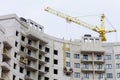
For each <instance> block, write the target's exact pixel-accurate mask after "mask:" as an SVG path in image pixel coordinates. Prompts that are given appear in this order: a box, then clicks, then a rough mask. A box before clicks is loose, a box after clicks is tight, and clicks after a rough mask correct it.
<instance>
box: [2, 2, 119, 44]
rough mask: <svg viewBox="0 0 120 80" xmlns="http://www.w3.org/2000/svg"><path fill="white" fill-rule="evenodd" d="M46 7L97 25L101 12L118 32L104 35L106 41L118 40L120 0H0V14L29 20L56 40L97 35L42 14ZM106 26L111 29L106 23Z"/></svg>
mask: <svg viewBox="0 0 120 80" xmlns="http://www.w3.org/2000/svg"><path fill="white" fill-rule="evenodd" d="M47 6H49V7H51V8H53V9H56V10H58V11H61V12H63V13H66V14H69V15H71V16H74V17H78V18H79V19H80V20H83V21H85V22H87V23H89V24H92V25H98V26H99V25H100V14H102V13H104V14H105V15H106V17H107V18H108V19H109V20H110V22H111V23H112V24H113V26H114V27H115V28H116V29H117V33H109V34H108V35H107V38H108V41H109V42H110V41H120V36H119V35H120V1H119V0H1V1H0V15H5V14H11V13H15V14H17V15H18V16H19V17H21V16H22V17H24V18H26V19H32V20H34V21H35V22H37V23H39V24H41V25H43V26H44V29H45V33H47V34H49V35H52V36H55V37H58V38H63V37H64V38H65V39H68V40H69V39H71V38H72V39H80V38H81V36H83V35H84V34H92V36H98V34H97V33H96V32H93V31H91V30H89V29H86V28H84V27H82V26H79V25H77V24H74V23H71V24H68V23H67V22H66V21H65V20H64V19H62V18H59V17H57V16H55V15H52V14H50V13H48V12H45V11H44V8H45V7H47ZM87 15H96V16H87ZM79 16H87V17H79ZM106 27H107V29H112V26H111V25H110V24H109V23H108V22H107V21H106Z"/></svg>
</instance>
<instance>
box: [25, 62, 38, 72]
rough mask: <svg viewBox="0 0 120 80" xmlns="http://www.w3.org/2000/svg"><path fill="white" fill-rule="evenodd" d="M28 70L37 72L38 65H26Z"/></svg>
mask: <svg viewBox="0 0 120 80" xmlns="http://www.w3.org/2000/svg"><path fill="white" fill-rule="evenodd" d="M25 67H26V69H28V70H31V71H37V66H36V65H28V64H26V65H25Z"/></svg>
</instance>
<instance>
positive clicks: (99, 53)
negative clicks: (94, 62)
mask: <svg viewBox="0 0 120 80" xmlns="http://www.w3.org/2000/svg"><path fill="white" fill-rule="evenodd" d="M104 53H105V51H98V52H97V51H95V52H94V54H98V55H103V54H104Z"/></svg>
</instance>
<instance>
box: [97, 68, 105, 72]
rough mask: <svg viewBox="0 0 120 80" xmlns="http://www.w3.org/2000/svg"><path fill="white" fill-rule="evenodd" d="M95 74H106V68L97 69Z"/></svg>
mask: <svg viewBox="0 0 120 80" xmlns="http://www.w3.org/2000/svg"><path fill="white" fill-rule="evenodd" d="M95 72H98V73H99V72H101V73H105V68H102V69H95Z"/></svg>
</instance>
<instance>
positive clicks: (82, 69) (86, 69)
mask: <svg viewBox="0 0 120 80" xmlns="http://www.w3.org/2000/svg"><path fill="white" fill-rule="evenodd" d="M81 71H83V72H93V71H94V70H93V68H84V67H82V68H81Z"/></svg>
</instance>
